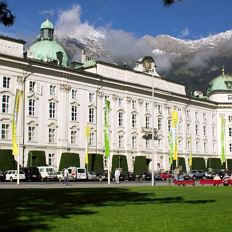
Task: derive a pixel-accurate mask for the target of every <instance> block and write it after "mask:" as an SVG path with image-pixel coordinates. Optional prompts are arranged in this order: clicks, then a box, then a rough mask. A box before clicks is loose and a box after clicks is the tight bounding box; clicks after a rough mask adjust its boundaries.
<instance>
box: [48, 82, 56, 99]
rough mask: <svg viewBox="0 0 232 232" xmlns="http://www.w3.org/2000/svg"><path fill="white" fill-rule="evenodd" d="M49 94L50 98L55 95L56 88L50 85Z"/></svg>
mask: <svg viewBox="0 0 232 232" xmlns="http://www.w3.org/2000/svg"><path fill="white" fill-rule="evenodd" d="M49 93H50V95H52V96H54V95H56V86H55V85H50V88H49Z"/></svg>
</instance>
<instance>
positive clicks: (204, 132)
mask: <svg viewBox="0 0 232 232" xmlns="http://www.w3.org/2000/svg"><path fill="white" fill-rule="evenodd" d="M203 134H204V136H206V126H203Z"/></svg>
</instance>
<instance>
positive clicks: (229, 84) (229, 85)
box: [225, 81, 232, 89]
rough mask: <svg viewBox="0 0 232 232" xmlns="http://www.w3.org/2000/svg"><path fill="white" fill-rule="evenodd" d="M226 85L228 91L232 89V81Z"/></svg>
mask: <svg viewBox="0 0 232 232" xmlns="http://www.w3.org/2000/svg"><path fill="white" fill-rule="evenodd" d="M225 84H226V87H227V88H228V89H231V88H232V81H225Z"/></svg>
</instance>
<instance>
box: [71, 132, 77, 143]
mask: <svg viewBox="0 0 232 232" xmlns="http://www.w3.org/2000/svg"><path fill="white" fill-rule="evenodd" d="M71 144H77V131H76V130H71Z"/></svg>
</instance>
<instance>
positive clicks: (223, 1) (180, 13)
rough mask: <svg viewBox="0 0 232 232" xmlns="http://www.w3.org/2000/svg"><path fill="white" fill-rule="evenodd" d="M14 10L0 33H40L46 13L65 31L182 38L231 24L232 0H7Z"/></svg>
mask: <svg viewBox="0 0 232 232" xmlns="http://www.w3.org/2000/svg"><path fill="white" fill-rule="evenodd" d="M5 1H6V2H7V3H8V5H9V7H10V9H11V10H12V12H13V13H14V15H15V16H16V21H15V24H14V25H13V26H11V27H4V26H3V25H0V33H1V34H8V35H9V36H12V37H16V38H21V39H26V40H27V39H30V38H33V37H35V36H36V35H38V34H39V28H40V25H41V23H42V22H43V21H44V20H45V19H46V18H47V17H48V15H49V19H50V20H51V21H52V22H53V23H54V25H55V28H56V29H57V30H58V31H59V32H60V33H63V34H66V35H73V36H80V37H82V36H84V34H85V35H86V34H87V33H90V34H94V36H102V33H99V32H100V31H101V32H102V31H104V32H105V33H106V31H110V32H111V33H114V34H115V35H116V36H117V37H118V39H120V36H122V35H125V36H129V37H131V38H133V39H139V38H141V37H143V36H144V35H152V36H157V35H160V34H167V35H171V36H174V37H177V38H181V39H200V38H203V37H207V36H208V35H211V34H216V33H220V32H224V31H226V30H230V29H232V24H231V23H232V14H231V9H232V1H231V0H183V1H182V2H180V3H177V4H174V5H172V6H170V7H164V5H163V2H162V0H142V1H141V0H38V1H37V0H5Z"/></svg>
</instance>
